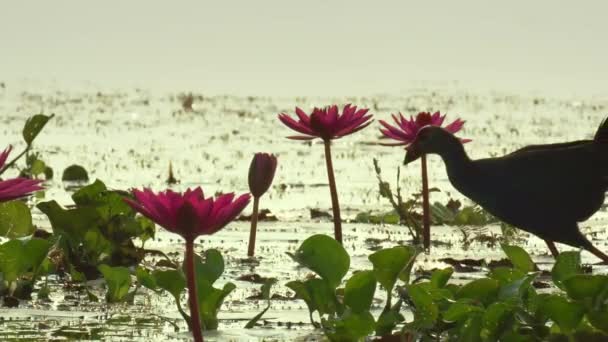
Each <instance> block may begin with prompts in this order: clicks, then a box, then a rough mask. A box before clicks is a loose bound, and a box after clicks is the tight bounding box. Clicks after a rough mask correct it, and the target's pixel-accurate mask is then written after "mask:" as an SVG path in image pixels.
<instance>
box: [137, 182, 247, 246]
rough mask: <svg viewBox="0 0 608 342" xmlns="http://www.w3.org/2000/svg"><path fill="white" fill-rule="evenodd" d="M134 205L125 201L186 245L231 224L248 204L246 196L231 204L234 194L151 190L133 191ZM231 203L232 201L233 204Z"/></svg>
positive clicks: (198, 189) (196, 189)
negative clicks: (182, 240) (213, 194)
mask: <svg viewBox="0 0 608 342" xmlns="http://www.w3.org/2000/svg"><path fill="white" fill-rule="evenodd" d="M133 195H134V196H135V199H136V200H135V201H134V200H131V199H125V201H126V202H127V203H128V204H129V205H130V206H131V207H132V208H133V209H134V210H136V211H138V212H139V213H141V214H142V215H144V216H146V217H148V218H149V219H151V220H152V221H154V222H156V223H158V224H159V225H160V226H161V227H163V228H165V229H167V230H168V231H170V232H172V233H175V234H179V235H181V236H182V237H183V238H184V239H185V240H186V241H189V240H192V241H193V240H194V239H196V238H197V237H198V236H200V235H211V234H213V233H215V232H217V231H218V230H220V229H222V228H223V227H224V226H226V225H227V224H228V223H230V221H232V220H234V219H235V218H236V216H237V215H238V214H240V213H241V211H243V209H245V207H246V206H247V204H248V203H249V197H250V196H249V194H245V195H241V196H239V197H238V198H237V199H236V200H234V197H235V196H234V194H232V193H230V194H225V195H221V196H219V197H217V198H216V199H213V198H212V197H208V198H205V197H204V195H203V189H201V188H200V187H197V188H195V189H193V190H191V189H187V190H186V192H184V193H183V194H180V193H178V192H174V191H172V190H167V191H165V192H159V193H158V194H155V193H153V192H152V190H150V189H144V190H143V191H139V190H133ZM233 200H234V201H233Z"/></svg>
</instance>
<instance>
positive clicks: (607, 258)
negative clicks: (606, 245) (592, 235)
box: [586, 244, 608, 265]
mask: <svg viewBox="0 0 608 342" xmlns="http://www.w3.org/2000/svg"><path fill="white" fill-rule="evenodd" d="M586 249H587V250H588V251H589V252H591V253H592V254H593V255H595V256H596V257H598V258H600V259H602V261H603V262H604V264H606V265H608V255H606V254H605V253H604V252H602V251H600V250H599V249H597V248H595V246H593V245H592V244H589V246H588V247H587V248H586Z"/></svg>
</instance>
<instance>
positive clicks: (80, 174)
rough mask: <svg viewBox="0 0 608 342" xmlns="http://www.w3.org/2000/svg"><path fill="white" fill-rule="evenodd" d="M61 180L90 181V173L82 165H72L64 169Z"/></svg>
mask: <svg viewBox="0 0 608 342" xmlns="http://www.w3.org/2000/svg"><path fill="white" fill-rule="evenodd" d="M61 180H62V181H64V182H66V181H68V182H88V181H89V174H88V173H87V170H85V168H84V167H82V166H80V165H70V166H68V167H67V168H66V169H65V170H63V176H61Z"/></svg>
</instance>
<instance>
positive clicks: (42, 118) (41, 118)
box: [23, 114, 55, 146]
mask: <svg viewBox="0 0 608 342" xmlns="http://www.w3.org/2000/svg"><path fill="white" fill-rule="evenodd" d="M53 116H55V115H54V114H52V115H50V116H47V115H43V114H38V115H34V116H32V117H30V118H29V119H27V121H26V122H25V126H24V127H23V140H24V141H25V143H26V144H28V146H29V145H31V144H32V142H33V141H34V139H36V137H37V136H38V134H39V133H40V131H42V129H43V128H44V126H45V125H46V124H47V122H49V120H50V119H52V118H53Z"/></svg>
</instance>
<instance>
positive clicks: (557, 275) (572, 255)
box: [551, 251, 581, 290]
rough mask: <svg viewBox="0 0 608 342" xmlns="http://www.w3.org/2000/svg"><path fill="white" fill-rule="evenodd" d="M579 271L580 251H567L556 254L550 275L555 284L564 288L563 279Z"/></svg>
mask: <svg viewBox="0 0 608 342" xmlns="http://www.w3.org/2000/svg"><path fill="white" fill-rule="evenodd" d="M579 273H581V253H580V252H575V251H568V252H562V253H560V254H559V255H558V256H557V260H556V261H555V265H553V269H552V270H551V277H552V278H553V282H554V283H555V285H557V287H559V288H560V289H562V290H564V285H563V281H564V280H566V279H568V278H570V277H572V276H573V275H576V274H579Z"/></svg>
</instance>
